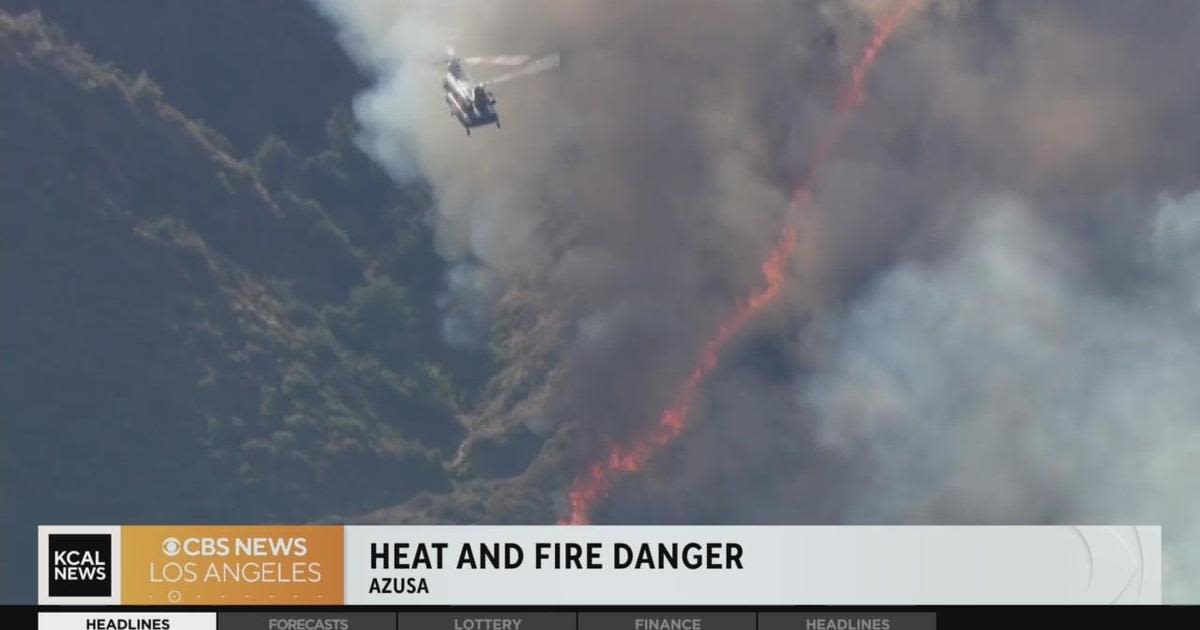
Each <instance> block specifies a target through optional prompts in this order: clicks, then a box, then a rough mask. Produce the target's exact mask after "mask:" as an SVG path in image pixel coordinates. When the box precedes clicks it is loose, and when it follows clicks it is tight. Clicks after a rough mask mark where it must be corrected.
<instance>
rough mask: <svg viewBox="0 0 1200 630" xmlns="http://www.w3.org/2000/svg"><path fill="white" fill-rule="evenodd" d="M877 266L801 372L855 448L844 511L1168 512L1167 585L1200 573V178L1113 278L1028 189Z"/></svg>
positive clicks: (822, 410)
mask: <svg viewBox="0 0 1200 630" xmlns="http://www.w3.org/2000/svg"><path fill="white" fill-rule="evenodd" d="M972 210H973V214H974V220H973V222H972V224H971V227H970V228H969V230H968V231H967V233H966V235H965V236H964V239H963V240H962V241H961V242H960V243H959V244H958V245H957V246H956V247H955V248H954V249H953V250H952V251H951V252H949V253H948V254H946V255H945V256H944V257H941V258H939V259H938V260H936V261H933V262H930V263H915V262H909V263H904V264H901V265H899V266H897V267H896V268H894V269H893V270H891V271H889V272H887V273H885V274H883V275H882V276H880V277H879V278H878V279H877V280H876V282H875V283H874V284H873V285H872V287H871V288H870V290H869V291H868V292H867V293H866V294H865V295H864V296H863V297H862V299H861V300H859V301H858V302H857V303H856V304H854V305H853V307H852V308H851V309H850V312H849V314H848V316H847V317H846V318H845V320H844V321H843V322H841V323H839V324H838V325H836V328H835V329H834V330H831V331H829V339H830V341H831V343H832V349H831V352H830V355H829V356H828V357H827V360H825V361H824V362H822V368H821V370H820V371H819V372H818V374H816V375H815V376H814V377H813V378H812V380H811V381H808V382H807V383H806V384H805V385H804V386H803V387H802V391H803V395H802V399H803V402H804V403H805V404H806V405H807V406H810V407H811V408H813V409H814V411H815V414H814V415H815V417H817V418H818V419H819V428H818V436H819V439H820V441H821V442H822V444H824V445H825V446H826V447H828V448H831V449H834V450H836V451H838V452H840V453H842V454H844V455H845V456H847V457H850V458H852V459H853V461H854V462H856V463H857V464H858V465H860V466H862V467H864V468H867V469H868V470H869V474H868V475H867V477H868V479H869V481H867V482H865V483H864V484H863V487H861V488H858V489H856V490H855V491H854V492H853V493H852V498H851V504H850V506H849V508H848V509H849V512H848V514H847V518H848V519H849V520H851V521H872V522H932V523H945V522H962V523H1119V524H1128V523H1132V524H1161V525H1162V526H1163V536H1164V540H1165V546H1166V555H1167V557H1166V563H1165V564H1166V570H1165V571H1166V575H1165V577H1164V586H1165V587H1166V588H1167V589H1168V596H1169V597H1171V598H1173V599H1181V598H1187V599H1193V600H1194V599H1195V598H1196V597H1197V595H1198V591H1197V587H1200V551H1198V549H1200V547H1198V546H1197V544H1196V543H1197V539H1196V538H1197V535H1198V534H1200V529H1198V528H1200V505H1197V503H1196V496H1197V495H1198V491H1200V387H1197V385H1196V384H1197V383H1200V284H1198V282H1197V278H1200V192H1197V193H1193V194H1191V195H1188V196H1186V197H1183V198H1180V199H1170V198H1165V199H1163V200H1162V201H1161V203H1160V205H1159V207H1158V208H1157V209H1156V211H1155V212H1154V214H1153V220H1152V221H1151V222H1149V224H1148V225H1147V226H1146V228H1145V230H1144V233H1142V234H1141V235H1140V238H1138V239H1137V240H1136V241H1135V242H1137V243H1138V244H1139V247H1140V251H1138V252H1136V254H1137V257H1139V258H1140V259H1141V261H1142V262H1143V263H1144V274H1145V278H1144V280H1143V282H1141V283H1138V285H1137V286H1136V288H1135V289H1131V290H1128V291H1122V292H1114V291H1112V290H1111V289H1110V288H1108V287H1106V286H1105V284H1104V283H1103V282H1101V281H1100V280H1099V279H1098V278H1097V277H1096V276H1095V275H1093V274H1092V273H1091V272H1090V270H1089V269H1088V267H1087V266H1086V264H1085V263H1084V261H1083V260H1082V259H1081V258H1080V257H1078V256H1077V255H1075V254H1074V253H1073V252H1075V251H1076V248H1075V243H1073V241H1072V240H1071V239H1069V238H1068V237H1066V236H1065V235H1063V234H1060V233H1056V231H1055V229H1054V228H1052V227H1051V226H1049V225H1048V224H1046V223H1045V222H1044V221H1042V220H1040V219H1038V218H1037V216H1036V215H1035V214H1034V213H1033V212H1032V211H1031V210H1030V209H1029V208H1028V207H1026V206H1024V205H1023V204H1022V203H1021V202H1019V201H1016V200H1012V199H1006V200H992V201H988V202H985V203H981V204H979V205H978V206H977V207H976V208H974V209H972Z"/></svg>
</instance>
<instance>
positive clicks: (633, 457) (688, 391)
mask: <svg viewBox="0 0 1200 630" xmlns="http://www.w3.org/2000/svg"><path fill="white" fill-rule="evenodd" d="M918 4H919V0H904V2H902V3H901V4H899V5H898V6H897V7H896V8H895V9H894V10H893V11H892V12H891V13H890V14H888V15H886V16H885V17H884V19H882V20H881V21H880V22H879V23H878V24H877V25H876V26H875V33H874V35H873V36H872V37H871V41H870V42H868V43H867V46H866V47H865V48H864V49H863V51H862V53H861V54H860V55H859V58H858V61H857V62H856V63H855V64H854V66H853V68H852V69H851V72H850V82H849V83H848V84H847V86H846V88H845V89H844V90H843V91H842V93H841V94H840V96H839V98H838V102H837V108H836V110H835V113H836V118H835V119H834V120H833V122H832V124H831V125H830V126H829V127H828V128H827V130H826V133H825V134H824V135H823V136H822V137H821V139H820V141H819V142H818V143H817V146H816V151H815V152H814V155H813V160H812V162H811V164H812V167H811V168H810V169H809V172H808V175H807V177H806V178H805V179H804V181H802V182H801V183H800V184H799V185H797V186H796V188H795V189H794V190H793V191H792V201H791V206H790V208H789V213H788V217H789V220H788V221H787V222H786V224H785V225H784V227H783V229H782V231H781V233H780V236H779V239H778V240H777V241H776V243H775V246H774V247H772V248H771V250H770V251H769V252H767V257H766V258H765V259H764V260H763V263H762V274H763V279H764V280H765V281H766V284H765V286H763V287H762V288H759V289H756V290H755V291H753V292H752V293H751V294H750V295H749V297H748V298H747V299H745V300H744V301H742V302H741V304H740V305H739V306H738V308H737V309H736V310H735V311H734V312H733V314H732V315H730V316H729V317H728V318H726V319H725V320H724V321H723V322H721V325H720V326H719V327H718V328H717V332H716V334H714V335H713V336H712V337H710V338H709V339H708V341H706V342H705V343H704V345H703V346H702V347H701V348H700V356H699V359H698V360H697V362H696V365H695V366H694V367H693V368H692V371H691V373H689V374H688V377H687V379H686V380H684V381H683V383H682V384H681V385H680V386H679V390H678V391H677V393H676V394H675V400H674V402H672V404H671V406H670V407H667V408H666V409H665V410H664V411H663V412H662V415H661V416H659V419H658V422H657V423H656V424H654V426H653V427H651V430H650V432H649V434H648V435H646V436H645V437H643V438H642V439H640V440H638V441H636V442H634V443H632V444H630V445H627V446H624V445H619V444H618V445H616V446H614V447H612V449H611V450H610V451H609V453H608V457H607V458H606V459H602V460H599V461H596V462H594V463H592V465H591V466H590V467H589V468H588V470H587V472H586V473H585V474H583V475H580V476H579V478H578V479H576V480H575V484H574V485H573V486H572V488H571V490H570V492H569V493H568V495H567V497H568V501H569V503H570V507H571V514H570V516H569V517H568V518H566V519H564V520H563V521H561V522H562V523H563V524H571V525H585V524H587V523H589V522H590V521H591V513H592V509H593V508H594V507H595V506H596V504H597V503H598V502H599V501H600V500H601V499H603V498H604V497H605V496H607V495H608V492H609V490H610V489H611V488H612V478H613V475H614V474H615V473H625V474H632V473H636V472H638V471H640V470H641V469H642V468H643V467H644V466H645V465H646V463H647V462H649V461H650V458H652V457H654V455H655V454H656V453H657V452H658V451H659V450H661V449H662V448H663V447H665V446H667V445H668V444H670V443H671V442H673V441H674V440H675V439H676V438H678V437H679V435H680V434H682V433H683V431H684V429H686V428H687V425H688V422H689V420H690V417H691V411H692V407H693V406H695V403H696V399H697V398H698V397H699V394H700V386H701V385H702V384H703V383H704V381H705V379H707V378H708V376H709V375H710V374H711V373H712V372H713V370H715V369H716V368H717V363H718V361H719V360H720V356H721V353H722V352H723V351H724V349H725V347H726V346H727V345H729V343H730V342H731V341H732V340H733V339H734V338H735V337H737V336H738V334H739V333H741V331H742V329H743V328H745V327H746V324H747V323H749V322H750V320H752V319H754V317H755V316H757V315H758V314H759V313H760V312H761V311H763V309H765V308H767V307H768V306H770V305H771V303H773V302H774V301H775V300H776V299H778V298H779V296H780V295H781V294H782V293H783V287H784V282H785V280H786V271H787V263H788V261H789V260H790V259H791V257H792V254H793V253H794V252H795V250H796V244H797V240H798V233H797V230H796V225H795V221H793V220H791V217H794V216H796V215H797V214H799V212H800V211H801V210H803V208H804V206H805V205H806V204H807V203H808V202H809V200H810V194H809V183H810V182H811V181H812V179H813V177H814V175H815V173H816V171H817V170H818V168H819V167H821V166H823V165H824V163H825V162H826V161H827V159H828V156H829V154H830V153H831V152H832V151H833V149H834V147H835V146H836V145H837V144H838V142H839V141H840V140H841V136H842V131H843V129H844V128H845V123H846V120H847V119H848V118H849V115H850V114H852V113H854V111H855V110H857V109H858V107H859V106H861V105H862V103H863V101H864V100H865V98H866V79H867V73H868V71H870V69H871V66H872V65H874V64H875V61H876V59H878V57H879V53H880V51H881V50H883V47H884V46H885V45H886V44H887V42H888V40H889V39H891V37H892V34H893V33H895V31H896V29H897V28H898V27H899V26H900V24H901V23H902V22H903V21H904V19H905V18H906V17H907V16H908V15H909V13H911V12H912V10H913V9H915V8H916V6H917V5H918Z"/></svg>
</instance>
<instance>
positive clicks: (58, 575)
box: [47, 534, 113, 597]
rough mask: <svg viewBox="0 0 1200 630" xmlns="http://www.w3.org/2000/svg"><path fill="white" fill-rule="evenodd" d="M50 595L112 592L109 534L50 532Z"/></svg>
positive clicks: (85, 594)
mask: <svg viewBox="0 0 1200 630" xmlns="http://www.w3.org/2000/svg"><path fill="white" fill-rule="evenodd" d="M48 544H49V548H48V551H49V553H48V554H47V561H48V562H49V567H48V569H49V571H48V575H49V595H50V597H110V596H111V595H112V583H113V575H112V574H113V565H112V547H113V545H112V534H50V535H49V536H48Z"/></svg>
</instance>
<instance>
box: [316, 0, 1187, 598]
mask: <svg viewBox="0 0 1200 630" xmlns="http://www.w3.org/2000/svg"><path fill="white" fill-rule="evenodd" d="M316 3H317V5H318V6H319V7H320V8H321V10H322V11H323V12H324V13H325V14H326V15H327V16H328V17H329V18H330V19H331V20H332V21H333V22H334V24H335V25H336V26H337V27H338V29H339V32H340V33H341V37H342V41H343V42H344V44H345V46H346V48H347V50H348V51H349V52H350V53H351V54H352V55H353V56H354V58H355V59H356V60H357V61H358V62H359V63H361V64H362V65H363V67H364V68H365V69H366V70H368V71H369V72H370V73H371V74H372V75H373V76H374V77H375V84H374V87H372V88H371V89H370V90H369V91H368V92H366V93H364V94H362V95H360V96H359V98H358V99H357V101H356V103H355V112H356V114H357V116H358V118H359V120H360V121H361V123H362V125H363V135H362V142H363V144H364V146H365V147H366V148H367V149H368V150H369V151H370V152H371V153H372V155H374V156H375V157H376V158H377V159H378V160H379V161H380V162H381V163H382V164H384V165H385V166H386V167H387V168H388V169H389V171H390V172H391V173H392V174H393V175H394V176H395V177H396V178H397V179H398V180H402V181H403V180H406V179H410V178H416V177H422V178H425V179H427V180H428V181H429V182H430V183H431V184H432V186H433V187H434V190H435V194H436V197H437V200H438V207H437V212H436V214H435V215H434V216H432V217H431V218H430V220H431V222H432V223H433V225H434V227H435V229H436V235H437V238H438V244H439V247H440V250H441V252H442V253H443V255H444V256H445V257H446V258H447V260H449V261H451V262H452V263H453V266H452V271H451V272H450V274H449V276H448V278H447V281H446V295H445V299H444V307H445V310H446V317H445V322H444V328H445V333H446V335H447V338H448V339H450V340H451V341H452V342H454V343H463V344H471V343H484V342H486V335H487V333H488V329H489V326H490V325H491V323H492V318H493V316H494V314H495V308H496V304H497V302H498V301H499V300H501V299H502V298H503V297H504V296H505V295H508V294H511V293H512V292H514V291H521V292H524V293H526V294H532V295H536V296H537V305H538V308H539V309H540V310H541V311H542V312H544V313H545V317H547V318H553V319H554V320H556V321H559V322H562V328H561V330H562V331H564V332H563V333H562V338H561V339H560V340H559V341H558V344H559V345H560V346H561V347H560V348H559V349H558V351H557V352H555V353H554V363H553V365H552V366H550V369H552V370H553V373H554V377H553V378H552V379H550V380H549V382H550V383H551V385H552V386H551V387H550V388H549V391H546V392H541V393H538V394H536V395H533V394H531V396H530V397H531V398H536V404H533V405H532V406H533V408H534V411H532V412H528V413H527V422H529V424H530V425H531V426H533V427H534V428H535V429H536V430H538V431H542V432H553V431H555V430H556V429H557V428H558V427H562V426H571V427H573V428H574V429H576V431H575V433H573V435H577V436H579V437H578V438H576V440H575V441H577V442H578V444H576V445H575V446H574V449H575V450H574V451H573V453H575V454H576V455H577V457H578V460H579V461H577V462H575V463H574V465H577V466H579V467H582V466H584V465H586V461H587V460H588V458H589V457H591V456H594V455H595V454H596V453H598V452H599V449H598V447H597V444H603V443H604V440H606V439H622V438H625V437H628V436H631V435H636V434H637V430H638V428H639V427H643V426H645V425H646V424H647V423H649V422H651V421H652V420H653V419H654V417H655V415H656V414H657V413H658V412H659V411H660V410H661V409H662V408H663V407H664V406H665V405H666V404H668V403H669V401H670V398H671V396H672V394H673V391H674V388H675V387H676V386H677V385H678V383H679V381H680V380H681V379H682V378H683V376H684V375H685V374H686V372H687V370H688V369H689V366H690V365H691V362H692V360H693V359H694V353H695V352H696V348H697V346H698V345H699V344H700V343H702V340H703V339H704V338H705V337H706V336H707V335H708V334H710V333H711V332H712V329H713V327H714V326H715V324H716V322H717V321H718V320H719V319H720V318H721V317H722V316H723V315H725V314H727V313H728V312H729V311H730V310H731V309H732V307H733V305H734V303H735V300H737V299H738V296H741V295H744V294H745V293H746V292H747V291H749V290H750V289H752V288H753V287H754V286H755V284H756V283H758V282H760V278H759V277H758V275H757V274H758V266H759V263H760V260H761V257H762V255H763V253H764V252H765V251H766V250H767V248H768V247H769V246H770V243H771V242H772V240H773V238H774V236H775V231H776V230H777V229H778V227H779V224H780V221H781V220H782V217H783V214H784V212H785V210H786V208H787V204H788V197H789V195H790V189H791V185H792V184H794V183H795V182H796V181H798V180H799V179H800V178H801V177H802V174H803V173H804V170H805V168H806V167H807V166H808V165H807V164H806V163H805V161H806V160H807V159H809V156H810V155H811V154H812V150H813V147H812V144H813V143H814V142H815V140H816V138H818V137H819V136H820V134H821V131H822V129H823V126H825V125H827V124H828V123H829V121H830V119H831V117H832V111H833V107H834V100H835V97H836V94H837V89H838V87H839V85H840V84H841V82H842V81H843V78H844V75H845V73H846V71H847V69H848V67H849V66H850V64H851V63H852V62H853V60H854V59H853V57H854V55H855V54H856V52H857V51H858V50H859V49H860V48H861V47H862V45H863V43H864V41H865V40H866V38H868V37H869V36H870V33H871V27H872V20H873V18H874V17H876V16H878V15H880V14H881V13H882V12H884V11H886V10H887V9H888V8H889V7H890V6H891V2H890V1H889V0H877V1H876V0H824V1H814V2H794V1H785V0H738V1H733V0H659V1H656V2H642V1H634V0H506V1H495V0H486V1H485V0H471V1H468V0H462V1H450V2H447V1H436V2H435V1H430V0H425V1H420V0H316ZM447 45H451V46H453V47H454V48H455V50H456V51H457V52H458V53H460V54H462V55H468V56H469V55H487V54H530V55H540V54H544V53H548V52H553V51H558V52H561V54H562V58H563V66H562V67H561V68H559V69H557V70H555V71H553V72H548V73H543V74H539V75H535V76H531V77H526V78H523V79H520V80H517V81H512V82H509V83H505V84H503V85H499V86H496V88H495V94H496V96H497V98H498V100H499V111H500V116H501V119H502V121H503V125H504V126H503V128H502V129H492V128H483V129H480V130H478V131H476V132H475V133H473V134H472V136H471V137H470V138H467V137H466V135H465V134H464V133H463V130H462V128H461V127H460V126H459V125H458V123H457V122H456V121H455V120H453V119H451V118H450V117H449V112H448V109H447V107H446V104H445V103H444V101H443V100H442V93H441V90H440V88H439V84H440V73H441V71H442V67H441V62H442V61H443V59H444V55H445V49H446V47H447ZM474 72H475V73H476V74H477V75H478V78H486V77H487V76H488V71H486V70H482V69H481V70H474ZM500 72H502V70H497V71H496V73H497V74H498V73H500ZM1198 111H1200V11H1197V9H1196V5H1195V3H1194V2H1193V1H1191V0H1178V1H1159V2H1154V3H1131V2H1125V1H1124V0H1088V1H1086V2H1085V1H1082V0H1080V1H1063V2H1055V3H1046V2H1035V1H1033V0H1029V1H1023V0H1006V1H1003V2H998V1H993V2H985V1H976V2H969V1H955V2H929V3H926V5H925V6H924V7H922V8H921V9H920V10H919V11H918V12H917V14H916V15H915V16H914V17H912V18H911V19H910V20H909V21H908V22H907V23H906V24H905V25H904V26H903V27H902V28H901V30H900V31H899V32H898V33H897V34H896V36H895V38H894V40H893V41H891V42H890V43H889V44H888V47H887V48H886V49H885V50H884V52H883V54H882V56H881V58H880V61H879V63H878V64H877V65H876V66H875V67H874V68H873V69H872V74H871V77H870V79H869V81H868V90H867V100H866V103H865V105H864V106H863V108H862V110H861V111H860V112H859V113H858V114H857V115H856V117H855V118H854V119H853V120H851V122H850V123H849V126H848V128H847V129H846V135H845V137H844V140H843V142H842V143H841V144H840V145H839V147H838V148H837V151H836V153H835V154H834V155H833V156H832V159H831V161H830V163H828V164H827V165H826V166H825V168H824V170H823V171H822V173H821V174H820V175H819V178H818V181H816V182H814V199H815V203H814V204H813V206H812V208H810V209H809V210H808V211H807V214H806V216H805V217H803V219H802V222H801V225H802V233H801V243H800V250H799V252H798V254H797V256H796V257H795V259H794V260H793V263H792V265H791V268H790V271H789V273H790V274H791V279H790V282H789V286H788V289H787V292H786V294H785V298H784V300H783V302H781V303H780V304H778V305H776V306H775V307H774V308H772V309H771V312H770V313H769V314H767V315H766V316H765V317H763V318H761V320H760V321H757V322H755V323H754V324H753V325H752V328H753V330H751V331H749V332H748V333H747V334H746V335H744V336H743V338H742V340H741V341H740V342H739V343H737V344H735V345H736V346H737V347H736V348H733V349H731V350H730V352H728V353H727V355H726V356H725V357H724V360H725V362H724V364H723V367H722V369H721V370H720V371H719V372H718V373H717V374H716V375H715V377H714V378H713V379H712V380H710V381H709V382H708V383H707V384H706V386H705V392H706V393H705V403H704V405H703V407H702V408H701V409H698V410H697V412H698V413H697V419H696V424H695V426H694V428H693V430H692V431H690V432H689V434H688V435H686V436H685V437H684V439H682V440H681V441H680V442H679V443H677V444H674V445H672V446H671V447H670V448H669V449H668V450H667V452H664V453H663V454H662V456H661V458H660V459H661V461H660V462H659V463H658V465H657V466H656V467H655V469H654V470H652V471H649V472H648V474H646V475H644V476H642V477H640V478H638V479H631V480H627V481H626V482H624V483H623V484H622V485H621V487H619V488H617V489H616V494H615V495H614V496H613V497H612V498H611V500H610V502H609V503H610V504H611V505H610V507H609V508H608V511H607V512H606V513H605V514H606V515H607V516H608V517H609V518H610V520H623V521H629V522H644V521H656V522H657V521H663V520H676V521H689V522H827V523H828V522H834V523H836V522H906V523H907V522H930V523H941V522H956V523H1101V522H1114V523H1151V524H1159V523H1160V524H1162V525H1163V526H1164V537H1165V538H1166V542H1167V556H1168V557H1167V574H1166V576H1165V579H1166V582H1165V586H1166V588H1167V591H1168V595H1169V596H1170V597H1172V598H1174V599H1188V600H1200V553H1197V552H1195V551H1194V549H1195V548H1196V542H1197V541H1196V537H1197V536H1198V535H1200V519H1198V518H1197V513H1196V508H1194V507H1192V505H1193V503H1194V501H1193V498H1194V497H1196V496H1198V495H1200V492H1197V491H1200V481H1198V480H1200V475H1198V474H1197V473H1200V470H1198V468H1200V464H1197V463H1195V462H1197V461H1200V459H1198V457H1200V437H1197V429H1198V428H1200V393H1197V392H1198V391H1200V390H1197V388H1196V387H1195V386H1194V385H1193V384H1194V383H1196V382H1200V311H1198V309H1200V283H1198V282H1200V281H1197V280H1196V278H1198V277H1200V193H1196V192H1194V191H1195V190H1196V189H1198V188H1200V122H1197V118H1196V112H1198ZM569 473H570V471H568V475H569ZM565 478H567V479H569V476H568V477H565Z"/></svg>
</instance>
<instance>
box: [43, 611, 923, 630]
mask: <svg viewBox="0 0 1200 630" xmlns="http://www.w3.org/2000/svg"><path fill="white" fill-rule="evenodd" d="M936 627H937V614H936V613H933V612H761V613H759V612H754V611H745V612H696V613H688V612H638V611H633V612H609V611H597V612H578V613H576V612H570V611H564V612H557V611H550V612H528V613H523V612H508V611H503V612H377V611H346V612H288V611H245V612H244V611H228V612H226V611H220V612H161V613H159V612H117V611H113V612H41V613H38V628H40V629H41V630H217V629H218V628H219V629H220V630H933V629H934V628H936Z"/></svg>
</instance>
